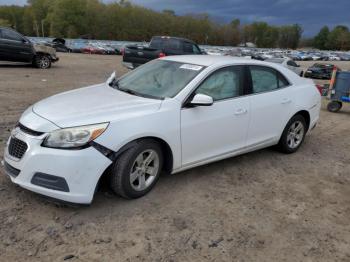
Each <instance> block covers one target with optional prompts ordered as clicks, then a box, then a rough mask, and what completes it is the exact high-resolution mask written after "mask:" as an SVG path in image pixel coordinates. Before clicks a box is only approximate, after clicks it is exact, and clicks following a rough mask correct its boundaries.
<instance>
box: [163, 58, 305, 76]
mask: <svg viewBox="0 0 350 262" xmlns="http://www.w3.org/2000/svg"><path fill="white" fill-rule="evenodd" d="M159 59H160V60H165V61H174V62H179V63H184V64H195V65H199V66H205V67H208V68H210V67H214V68H218V67H221V66H231V65H260V66H266V67H271V68H273V69H275V70H278V71H279V72H282V73H283V75H284V76H285V77H287V78H288V80H289V81H290V82H292V83H300V82H302V81H305V80H304V79H302V78H300V77H299V76H298V75H297V74H295V73H294V72H292V71H291V70H289V69H287V68H285V67H283V66H282V65H280V64H276V63H271V62H264V61H259V60H254V59H250V58H243V57H233V56H219V55H178V56H165V57H162V58H159Z"/></svg>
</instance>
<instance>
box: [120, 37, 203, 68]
mask: <svg viewBox="0 0 350 262" xmlns="http://www.w3.org/2000/svg"><path fill="white" fill-rule="evenodd" d="M201 54H204V52H203V51H202V50H201V49H200V48H199V47H198V45H197V44H196V43H195V42H193V41H191V40H188V39H186V38H180V37H170V36H154V37H152V39H151V42H150V44H149V46H147V47H145V46H137V45H129V46H126V47H125V48H124V51H123V62H124V65H125V66H126V67H128V68H135V67H137V66H139V65H142V64H145V63H147V62H149V61H151V60H153V59H156V58H159V57H163V56H169V55H201Z"/></svg>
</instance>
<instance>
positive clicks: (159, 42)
mask: <svg viewBox="0 0 350 262" xmlns="http://www.w3.org/2000/svg"><path fill="white" fill-rule="evenodd" d="M149 46H150V47H152V48H156V49H162V39H161V38H158V37H157V38H152V41H151V43H150V45H149Z"/></svg>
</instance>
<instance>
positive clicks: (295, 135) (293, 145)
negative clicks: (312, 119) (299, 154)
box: [278, 115, 307, 154]
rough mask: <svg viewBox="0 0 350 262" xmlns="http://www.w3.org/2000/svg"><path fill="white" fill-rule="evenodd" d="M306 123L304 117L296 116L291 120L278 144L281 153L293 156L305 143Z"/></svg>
mask: <svg viewBox="0 0 350 262" xmlns="http://www.w3.org/2000/svg"><path fill="white" fill-rule="evenodd" d="M306 131H307V129H306V122H305V119H304V117H303V116H301V115H295V116H293V117H292V119H291V120H289V122H288V124H287V125H286V127H285V128H284V130H283V133H282V136H281V139H280V141H279V143H278V146H279V149H280V151H281V152H283V153H286V154H291V153H294V152H296V151H297V150H298V149H299V147H300V146H301V144H302V143H303V141H304V138H305V134H306Z"/></svg>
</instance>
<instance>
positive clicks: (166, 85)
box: [115, 60, 204, 99]
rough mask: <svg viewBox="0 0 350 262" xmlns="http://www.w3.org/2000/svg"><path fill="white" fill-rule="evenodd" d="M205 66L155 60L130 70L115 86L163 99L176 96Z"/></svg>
mask: <svg viewBox="0 0 350 262" xmlns="http://www.w3.org/2000/svg"><path fill="white" fill-rule="evenodd" d="M203 68H204V66H199V65H193V64H185V63H179V62H174V61H166V60H154V61H152V62H149V63H147V64H145V65H143V66H141V67H139V68H137V69H136V70H134V71H132V72H130V73H129V74H127V75H126V76H125V77H122V78H121V79H119V80H118V81H117V82H116V85H115V87H116V88H117V89H119V90H121V91H125V92H129V93H132V94H134V95H139V96H145V97H151V98H157V99H163V98H166V97H174V96H176V95H177V94H178V93H179V92H180V91H181V90H182V89H183V88H184V87H185V86H186V85H187V84H188V83H189V82H190V81H191V80H192V79H193V78H195V77H196V76H197V75H198V74H199V72H201V71H202V70H203Z"/></svg>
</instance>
